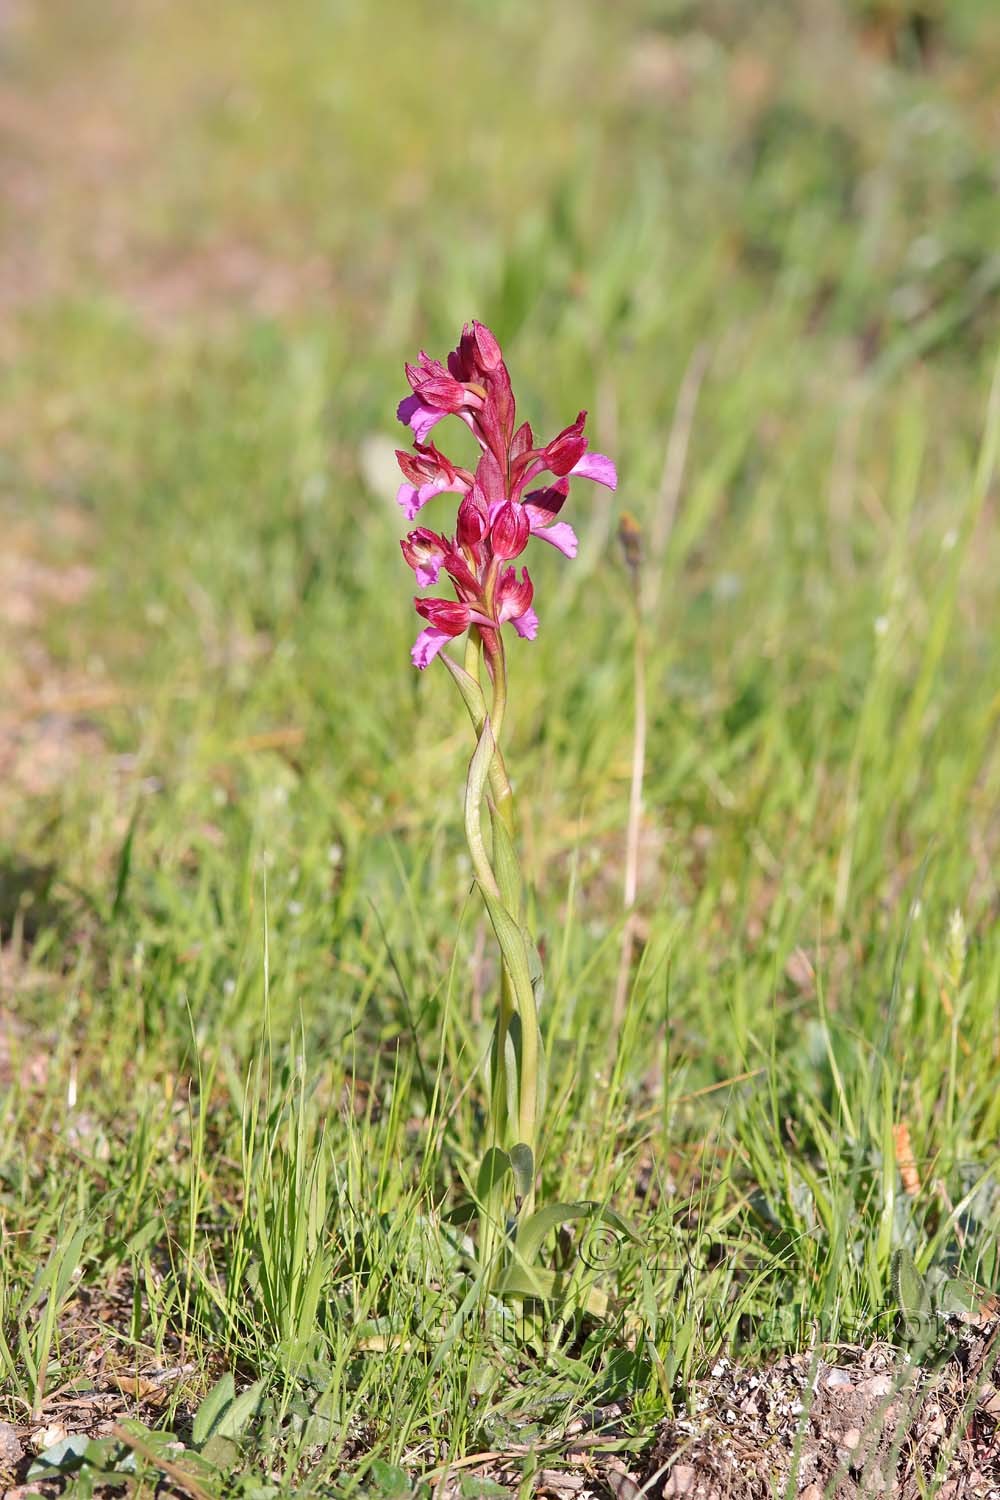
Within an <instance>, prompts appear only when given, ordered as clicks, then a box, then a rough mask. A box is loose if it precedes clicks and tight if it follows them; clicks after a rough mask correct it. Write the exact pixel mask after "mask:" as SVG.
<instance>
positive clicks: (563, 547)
mask: <svg viewBox="0 0 1000 1500" xmlns="http://www.w3.org/2000/svg"><path fill="white" fill-rule="evenodd" d="M532 535H533V536H537V537H538V538H539V540H540V541H543V542H551V543H552V545H553V547H557V548H558V550H559V551H560V552H561V553H562V554H563V556H564V557H575V556H576V553H577V547H578V545H579V544H578V543H577V540H576V532H575V531H574V530H573V528H572V526H571V525H570V524H569V522H568V521H557V522H556V523H555V525H554V526H544V527H541V528H540V529H539V530H537V531H536V530H535V529H534V527H532Z"/></svg>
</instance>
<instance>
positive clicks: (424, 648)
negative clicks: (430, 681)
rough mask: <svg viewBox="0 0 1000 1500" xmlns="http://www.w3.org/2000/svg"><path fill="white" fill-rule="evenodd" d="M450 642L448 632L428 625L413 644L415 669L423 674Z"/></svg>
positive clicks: (412, 655) (412, 659) (411, 658)
mask: <svg viewBox="0 0 1000 1500" xmlns="http://www.w3.org/2000/svg"><path fill="white" fill-rule="evenodd" d="M514 623H515V625H516V624H517V621H515V622H514ZM449 640H451V636H450V635H449V634H448V632H447V631H445V630H438V628H437V626H436V625H428V627H427V629H426V630H422V631H421V632H420V634H419V635H418V636H417V638H416V640H415V641H414V642H413V649H412V650H411V652H410V660H411V661H412V663H413V665H414V666H415V667H419V668H420V670H421V672H422V671H423V670H424V668H425V667H426V666H429V665H430V663H431V662H432V661H433V660H434V658H435V656H437V654H438V652H439V651H440V650H441V647H442V646H443V645H444V643H445V641H449Z"/></svg>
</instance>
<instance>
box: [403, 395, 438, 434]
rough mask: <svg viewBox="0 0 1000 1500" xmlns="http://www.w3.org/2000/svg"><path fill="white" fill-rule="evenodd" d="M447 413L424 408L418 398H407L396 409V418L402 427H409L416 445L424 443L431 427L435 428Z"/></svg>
mask: <svg viewBox="0 0 1000 1500" xmlns="http://www.w3.org/2000/svg"><path fill="white" fill-rule="evenodd" d="M447 415H448V413H447V412H444V411H437V410H436V409H435V408H434V407H433V406H425V405H424V403H423V402H422V401H421V400H420V397H419V396H407V397H406V398H405V400H403V401H401V402H400V403H399V405H398V406H397V407H396V416H397V417H398V418H399V420H400V421H401V422H402V424H403V426H404V427H409V428H410V430H411V431H412V433H413V436H414V437H415V438H416V440H417V442H418V443H426V441H427V437H428V434H429V433H430V430H431V428H432V427H436V426H437V424H438V423H439V422H440V421H441V420H442V418H443V417H446V416H447Z"/></svg>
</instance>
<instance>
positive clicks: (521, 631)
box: [510, 609, 538, 641]
mask: <svg viewBox="0 0 1000 1500" xmlns="http://www.w3.org/2000/svg"><path fill="white" fill-rule="evenodd" d="M510 623H511V624H512V625H513V627H514V629H515V630H516V631H517V633H518V635H519V636H522V637H523V638H524V640H526V641H533V640H534V639H535V636H536V635H537V634H538V616H537V615H536V614H535V611H534V610H533V609H526V610H525V611H524V614H523V615H518V617H517V619H516V620H511V622H510Z"/></svg>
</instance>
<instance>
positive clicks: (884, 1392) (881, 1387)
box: [858, 1375, 892, 1400]
mask: <svg viewBox="0 0 1000 1500" xmlns="http://www.w3.org/2000/svg"><path fill="white" fill-rule="evenodd" d="M858 1391H859V1393H860V1394H861V1395H862V1396H871V1397H872V1398H874V1399H875V1400H878V1398H879V1397H881V1396H888V1395H891V1393H892V1380H891V1378H890V1377H889V1376H888V1375H872V1376H871V1378H870V1379H869V1380H863V1381H862V1382H861V1384H860V1385H859V1386H858Z"/></svg>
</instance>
